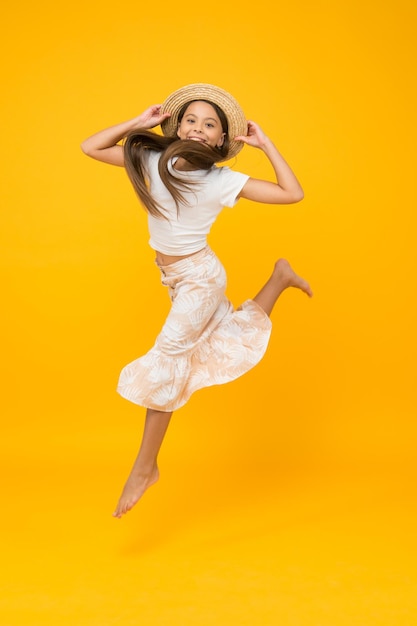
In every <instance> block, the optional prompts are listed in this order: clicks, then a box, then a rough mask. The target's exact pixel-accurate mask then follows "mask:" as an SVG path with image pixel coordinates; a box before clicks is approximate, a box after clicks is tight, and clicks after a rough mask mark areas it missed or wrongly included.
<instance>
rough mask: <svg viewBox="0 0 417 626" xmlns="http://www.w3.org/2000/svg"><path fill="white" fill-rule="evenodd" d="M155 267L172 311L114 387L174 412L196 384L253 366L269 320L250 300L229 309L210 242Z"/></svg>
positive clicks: (143, 402)
mask: <svg viewBox="0 0 417 626" xmlns="http://www.w3.org/2000/svg"><path fill="white" fill-rule="evenodd" d="M160 270H161V274H162V284H163V285H165V286H166V287H168V291H169V296H170V299H171V302H172V307H171V310H170V312H169V314H168V317H167V319H166V321H165V324H164V326H163V328H162V330H161V332H160V334H159V335H158V337H157V339H156V341H155V344H154V346H153V347H152V348H151V350H150V351H149V352H148V353H147V354H145V355H144V356H142V357H140V358H138V359H136V360H135V361H133V362H132V363H130V364H129V365H126V367H124V368H123V370H122V372H121V374H120V379H119V384H118V388H117V391H118V392H119V393H120V395H121V396H123V398H126V399H127V400H130V401H131V402H134V403H135V404H139V405H140V406H144V407H146V408H149V409H156V410H159V411H173V410H175V409H179V408H180V407H181V406H183V405H184V404H185V403H186V402H187V400H188V399H189V398H190V396H191V394H192V393H194V391H196V390H197V389H201V388H203V387H210V386H211V385H220V384H223V383H226V382H229V381H231V380H234V379H236V378H238V377H239V376H242V374H244V373H245V372H247V371H248V370H250V369H251V368H252V367H254V366H255V365H256V364H257V363H258V362H259V361H260V360H261V358H262V357H263V355H264V353H265V350H266V348H267V345H268V341H269V336H270V334H271V320H270V319H269V317H268V316H267V315H266V313H265V312H264V311H263V309H262V308H261V307H260V306H259V305H258V304H256V302H254V301H253V300H247V301H246V302H244V303H243V304H242V305H241V306H240V307H239V308H238V309H237V310H234V308H233V306H232V304H231V303H230V302H229V300H228V299H227V297H226V295H225V288H226V272H225V270H224V268H223V266H222V264H221V263H220V261H219V259H218V258H217V257H216V255H215V254H214V252H213V251H212V250H211V249H210V248H209V247H206V248H204V249H203V250H201V251H200V252H197V253H196V254H194V255H192V256H190V257H186V258H185V259H181V260H180V261H178V262H176V263H172V264H171V265H166V266H160Z"/></svg>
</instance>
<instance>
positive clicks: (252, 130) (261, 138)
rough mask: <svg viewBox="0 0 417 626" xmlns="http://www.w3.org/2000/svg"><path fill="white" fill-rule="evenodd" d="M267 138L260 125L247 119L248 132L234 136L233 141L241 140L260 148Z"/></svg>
mask: <svg viewBox="0 0 417 626" xmlns="http://www.w3.org/2000/svg"><path fill="white" fill-rule="evenodd" d="M267 140H268V137H267V136H266V135H265V133H264V132H263V130H262V129H261V127H260V126H258V124H255V122H251V121H248V134H247V135H239V136H238V137H235V141H242V142H243V143H246V144H247V145H248V146H253V147H254V148H261V149H262V148H263V147H264V146H265V144H266V142H267Z"/></svg>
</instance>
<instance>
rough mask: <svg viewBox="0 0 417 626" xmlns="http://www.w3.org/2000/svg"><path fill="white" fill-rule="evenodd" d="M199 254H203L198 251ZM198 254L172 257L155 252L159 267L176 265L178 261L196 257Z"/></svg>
mask: <svg viewBox="0 0 417 626" xmlns="http://www.w3.org/2000/svg"><path fill="white" fill-rule="evenodd" d="M197 252H201V250H197ZM197 252H191V253H190V254H184V255H182V256H171V255H169V254H162V252H159V251H158V250H155V254H156V262H157V263H158V265H162V266H164V265H171V264H172V263H176V262H177V261H181V260H182V259H186V258H188V257H189V256H194V254H197Z"/></svg>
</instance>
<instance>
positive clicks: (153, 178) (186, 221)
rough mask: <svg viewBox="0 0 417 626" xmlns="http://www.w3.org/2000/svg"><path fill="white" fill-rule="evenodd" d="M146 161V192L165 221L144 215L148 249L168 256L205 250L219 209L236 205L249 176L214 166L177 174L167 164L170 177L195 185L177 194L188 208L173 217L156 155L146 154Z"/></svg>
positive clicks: (170, 165) (172, 205)
mask: <svg viewBox="0 0 417 626" xmlns="http://www.w3.org/2000/svg"><path fill="white" fill-rule="evenodd" d="M147 157H148V158H147V161H146V163H145V164H144V165H145V167H146V170H147V172H148V176H149V185H150V192H151V194H152V196H153V197H154V198H155V200H156V202H157V203H158V204H159V205H160V206H162V207H163V208H164V214H165V215H166V217H167V218H168V219H163V218H156V217H154V216H153V215H150V214H149V213H148V226H149V233H150V236H151V238H150V240H149V245H150V246H151V248H153V249H154V250H158V251H159V252H162V254H167V255H171V256H182V255H186V254H192V253H193V252H198V251H199V250H201V249H202V248H204V247H205V246H206V244H207V235H208V234H209V232H210V229H211V226H212V225H213V223H214V221H215V219H216V217H217V216H218V214H219V213H220V211H221V210H222V209H223V207H225V206H228V207H232V206H234V205H235V204H236V202H237V200H238V198H237V196H238V195H239V193H240V191H241V190H242V187H243V186H244V185H245V183H246V181H247V180H248V179H249V176H247V175H246V174H241V173H239V172H234V171H233V170H231V169H230V168H229V167H216V166H215V165H213V167H212V168H211V169H209V170H195V171H190V172H180V171H178V170H175V169H174V167H173V164H172V163H170V164H169V168H170V172H171V173H172V174H174V176H176V177H178V178H179V179H181V178H184V179H185V180H190V179H191V180H192V181H193V183H194V181H195V183H194V184H193V188H192V190H191V191H187V190H186V191H183V190H182V189H181V190H180V191H181V194H182V195H183V196H184V198H185V200H187V202H188V204H181V205H180V208H179V211H178V214H177V207H176V205H175V202H174V199H173V197H172V196H171V194H170V193H169V191H168V189H167V188H166V187H165V185H164V184H163V183H162V181H161V178H160V176H159V172H158V162H159V158H160V153H159V152H155V151H151V150H149V151H148V154H147Z"/></svg>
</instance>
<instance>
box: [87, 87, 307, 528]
mask: <svg viewBox="0 0 417 626" xmlns="http://www.w3.org/2000/svg"><path fill="white" fill-rule="evenodd" d="M159 125H161V129H162V133H163V135H159V134H157V133H155V132H151V131H150V129H152V128H154V127H156V126H159ZM119 142H122V144H120V143H119ZM244 144H247V145H249V146H252V147H254V148H258V149H260V150H262V151H263V152H264V153H265V155H266V157H267V158H268V159H269V161H270V162H271V164H272V167H273V169H274V171H275V175H276V181H274V182H273V181H266V180H259V179H255V178H250V177H249V176H247V175H246V174H242V173H239V172H235V171H233V170H231V169H230V168H229V167H226V166H222V167H221V166H220V167H218V166H217V165H215V164H216V163H220V162H222V161H225V160H227V159H230V158H231V157H233V156H235V155H236V154H237V153H238V152H239V150H240V149H241V148H242V147H243V145H244ZM82 150H83V151H84V152H85V154H87V155H88V156H91V157H92V158H94V159H97V160H98V161H103V162H105V163H109V164H111V165H118V166H122V167H125V168H126V171H127V173H128V175H129V178H130V180H131V182H132V184H133V187H134V189H135V191H136V193H137V195H138V196H139V199H140V201H141V202H142V204H143V205H144V207H145V209H146V210H147V213H148V226H149V233H150V241H149V243H150V246H151V247H152V248H153V249H154V250H155V254H156V263H157V265H158V267H159V268H160V272H161V280H162V284H163V285H165V286H166V287H167V288H168V293H169V296H170V299H171V303H172V306H171V310H170V312H169V314H168V317H167V319H166V321H165V323H164V325H163V328H162V330H161V332H160V334H159V335H158V337H157V338H156V341H155V344H154V346H153V347H152V348H151V350H150V351H149V352H148V353H147V354H145V355H144V356H142V357H140V358H138V359H136V360H135V361H133V362H132V363H130V364H129V365H127V366H126V367H125V368H124V369H123V370H122V372H121V375H120V379H119V385H118V391H119V393H120V394H121V395H122V396H123V397H124V398H127V399H128V400H130V401H132V402H134V403H136V404H138V405H140V406H143V407H145V408H146V409H147V412H146V420H145V428H144V433H143V437H142V442H141V446H140V449H139V454H138V456H137V458H136V460H135V462H134V465H133V468H132V470H131V472H130V475H129V477H128V479H127V482H126V484H125V486H124V489H123V492H122V495H121V497H120V499H119V502H118V504H117V507H116V510H115V511H114V513H113V515H114V516H115V517H117V518H120V517H122V515H123V514H124V513H126V512H127V511H129V510H130V509H131V508H132V507H133V506H134V505H135V504H136V502H137V501H138V500H139V499H140V498H141V496H142V495H143V494H144V492H145V491H146V489H147V488H148V487H150V486H151V485H152V484H154V483H155V482H156V481H157V480H158V477H159V472H158V466H157V457H158V453H159V450H160V447H161V444H162V441H163V438H164V435H165V433H166V430H167V428H168V425H169V422H170V419H171V416H172V412H173V411H174V410H175V409H178V408H180V407H181V406H183V405H184V404H185V403H186V402H187V400H188V399H189V397H190V396H191V394H192V393H193V392H194V391H196V390H197V389H201V388H202V387H208V386H211V385H217V384H222V383H225V382H228V381H231V380H234V379H235V378H237V377H239V376H241V375H242V374H244V373H245V372H247V371H248V370H249V369H251V368H252V367H253V366H254V365H256V364H257V363H258V362H259V361H260V359H261V358H262V356H263V355H264V353H265V350H266V347H267V344H268V340H269V336H270V332H271V321H270V318H269V316H270V314H271V312H272V309H273V307H274V304H275V302H276V301H277V299H278V297H279V296H280V294H281V293H282V292H283V291H284V290H285V289H287V288H288V287H296V288H298V289H301V291H303V292H304V293H306V294H307V295H308V296H310V297H311V296H312V292H311V289H310V286H309V284H308V283H307V282H306V281H305V280H304V279H303V278H301V277H300V276H298V275H297V274H296V273H295V272H294V271H293V270H292V268H291V267H290V265H289V263H288V262H287V261H286V260H284V259H280V260H278V261H277V262H276V263H275V266H274V269H273V272H272V274H271V277H270V278H269V280H268V281H267V282H266V284H265V285H264V286H263V287H262V288H261V290H260V291H259V293H258V294H257V295H255V296H254V297H253V298H252V299H250V300H246V301H245V302H244V303H243V304H242V305H241V306H240V307H239V308H238V309H237V310H235V309H234V308H233V306H232V304H231V303H230V302H229V300H228V299H227V297H226V296H225V287H226V274H225V271H224V268H223V266H222V264H221V263H220V261H219V259H218V258H217V257H216V255H215V254H214V252H213V251H212V250H211V249H210V248H209V247H208V245H207V235H208V233H209V231H210V228H211V226H212V224H213V223H214V221H215V219H216V217H217V215H218V214H219V213H220V211H221V210H222V208H223V207H225V206H229V207H231V206H234V205H235V204H236V202H237V201H238V199H239V198H246V199H247V200H252V201H255V202H263V203H269V204H289V203H294V202H299V201H300V200H302V198H303V191H302V188H301V186H300V184H299V182H298V180H297V178H296V177H295V175H294V173H293V172H292V170H291V168H290V167H289V165H288V164H287V163H286V161H285V160H284V158H283V157H282V156H281V154H280V153H279V151H278V150H277V148H276V147H275V145H274V144H273V142H272V141H271V139H269V138H268V137H267V136H266V135H265V134H264V133H263V131H262V130H261V128H260V127H259V126H258V124H256V123H255V122H252V121H249V122H248V121H246V119H245V116H244V114H243V112H242V109H241V108H240V106H239V104H238V103H237V102H236V100H235V99H234V98H233V97H232V96H231V95H230V94H229V93H227V92H226V91H224V90H223V89H220V88H219V87H215V86H213V85H208V84H204V83H197V84H192V85H187V86H185V87H183V88H181V89H179V90H178V91H175V92H174V93H173V94H171V95H170V96H169V97H168V98H167V100H166V101H165V102H164V104H163V105H159V104H157V105H153V106H151V107H149V108H148V109H146V111H144V112H143V113H142V114H141V115H139V116H138V117H135V118H133V119H132V120H129V121H127V122H123V123H121V124H117V125H116V126H112V127H111V128H108V129H105V130H102V131H100V132H98V133H96V134H95V135H93V136H91V137H89V138H88V139H86V140H85V141H84V142H83V143H82Z"/></svg>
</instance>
